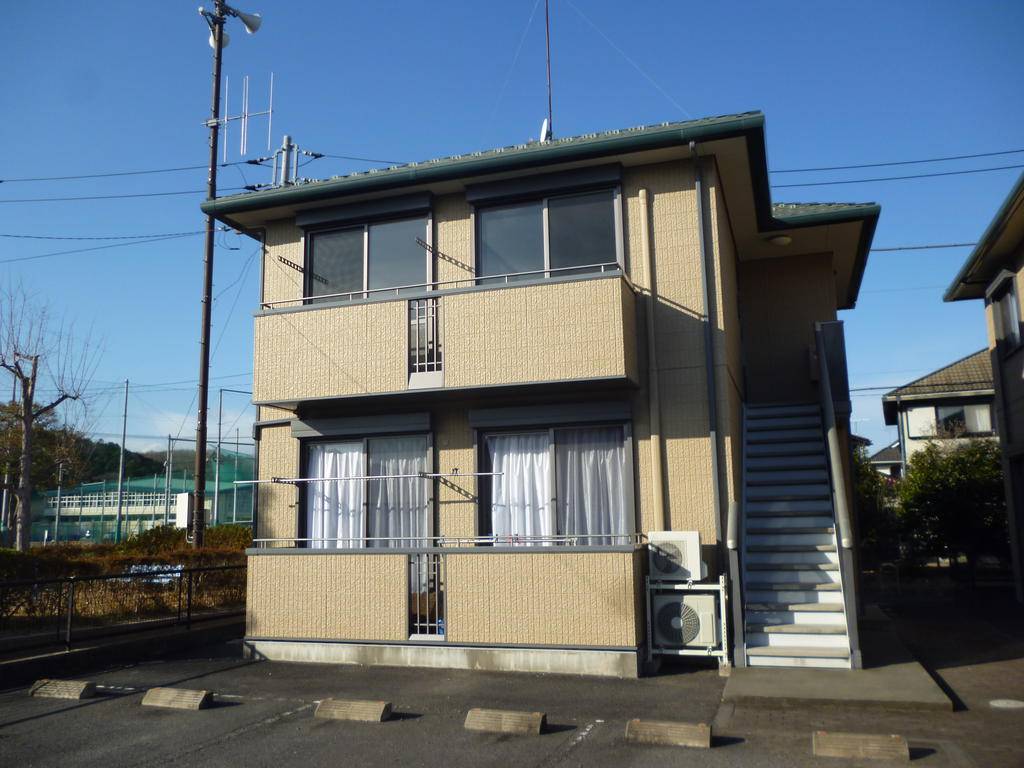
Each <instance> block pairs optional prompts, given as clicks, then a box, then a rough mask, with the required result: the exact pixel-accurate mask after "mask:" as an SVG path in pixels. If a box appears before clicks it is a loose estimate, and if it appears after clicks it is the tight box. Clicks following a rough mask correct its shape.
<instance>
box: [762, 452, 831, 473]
mask: <svg viewBox="0 0 1024 768" xmlns="http://www.w3.org/2000/svg"><path fill="white" fill-rule="evenodd" d="M824 468H825V457H824V456H822V455H821V454H819V453H805V454H798V455H794V456H763V457H762V456H755V457H751V458H748V459H747V469H748V470H752V471H755V472H765V471H769V470H776V469H781V470H790V469H824Z"/></svg>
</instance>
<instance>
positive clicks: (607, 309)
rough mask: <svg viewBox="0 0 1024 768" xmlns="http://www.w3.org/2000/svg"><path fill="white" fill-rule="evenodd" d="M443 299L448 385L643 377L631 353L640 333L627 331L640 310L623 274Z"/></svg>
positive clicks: (495, 384)
mask: <svg viewBox="0 0 1024 768" xmlns="http://www.w3.org/2000/svg"><path fill="white" fill-rule="evenodd" d="M443 301H444V310H443V312H444V326H445V329H444V341H445V363H444V381H445V386H446V387H479V386H502V385H507V384H525V383H531V382H538V381H565V380H580V379H601V378H629V379H633V380H635V379H636V376H637V373H636V366H635V358H634V356H633V355H632V354H627V353H626V347H627V346H632V345H634V344H635V343H636V341H635V336H633V337H629V338H627V337H626V335H625V331H626V329H627V325H629V326H631V325H633V318H634V317H635V314H636V309H635V305H634V302H633V294H632V292H631V291H623V290H622V280H621V279H620V278H618V277H611V278H606V279H598V280H581V281H576V282H552V283H550V284H543V285H529V286H523V287H518V288H498V289H495V290H490V291H473V292H470V293H456V294H452V295H448V296H445V297H444V300H443ZM626 318H629V320H627V319H626ZM629 365H632V369H630V368H629V367H628V366H629Z"/></svg>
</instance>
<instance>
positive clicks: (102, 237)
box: [0, 227, 230, 240]
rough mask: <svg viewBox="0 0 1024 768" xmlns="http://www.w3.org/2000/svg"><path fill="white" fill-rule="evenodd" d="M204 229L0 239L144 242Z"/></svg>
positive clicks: (26, 236) (9, 235) (226, 228)
mask: <svg viewBox="0 0 1024 768" xmlns="http://www.w3.org/2000/svg"><path fill="white" fill-rule="evenodd" d="M218 229H219V230H220V231H221V232H229V231H230V228H229V227H219V228H218ZM205 232H206V230H205V229H198V230H192V231H191V232H154V233H152V234H149V235H12V234H5V233H2V232H0V237H7V238H12V239H17V240H145V239H147V238H150V237H184V236H185V235H201V234H203V233H205Z"/></svg>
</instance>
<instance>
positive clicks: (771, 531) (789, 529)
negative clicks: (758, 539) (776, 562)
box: [746, 525, 836, 536]
mask: <svg viewBox="0 0 1024 768" xmlns="http://www.w3.org/2000/svg"><path fill="white" fill-rule="evenodd" d="M835 532H836V529H835V526H831V525H825V526H820V527H815V526H804V527H799V526H788V525H787V526H779V527H776V528H767V527H764V528H747V530H746V535H747V536H777V535H780V534H789V533H791V534H794V535H802V534H833V533H835Z"/></svg>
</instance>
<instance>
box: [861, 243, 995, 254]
mask: <svg viewBox="0 0 1024 768" xmlns="http://www.w3.org/2000/svg"><path fill="white" fill-rule="evenodd" d="M975 245H977V243H935V244H932V245H894V246H891V247H889V248H872V249H871V252H872V253H885V252H892V251H928V250H931V249H932V248H970V247H972V246H975Z"/></svg>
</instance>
